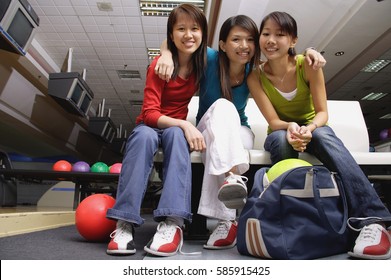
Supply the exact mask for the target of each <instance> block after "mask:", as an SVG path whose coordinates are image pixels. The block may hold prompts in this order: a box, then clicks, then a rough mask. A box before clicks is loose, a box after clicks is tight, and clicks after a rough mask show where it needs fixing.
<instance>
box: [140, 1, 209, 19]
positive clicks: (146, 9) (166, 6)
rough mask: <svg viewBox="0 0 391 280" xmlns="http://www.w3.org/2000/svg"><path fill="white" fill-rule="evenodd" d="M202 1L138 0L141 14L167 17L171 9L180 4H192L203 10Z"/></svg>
mask: <svg viewBox="0 0 391 280" xmlns="http://www.w3.org/2000/svg"><path fill="white" fill-rule="evenodd" d="M204 2H205V1H204V0H199V1H190V0H156V1H154V0H140V11H141V15H143V16H160V17H167V16H169V15H170V12H171V11H172V9H174V8H175V7H177V6H179V5H180V4H184V3H187V4H193V5H195V6H197V7H199V8H200V9H201V10H203V9H204Z"/></svg>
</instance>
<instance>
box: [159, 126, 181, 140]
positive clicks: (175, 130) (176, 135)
mask: <svg viewBox="0 0 391 280" xmlns="http://www.w3.org/2000/svg"><path fill="white" fill-rule="evenodd" d="M163 138H164V139H167V140H170V141H174V140H176V139H184V134H183V130H182V129H181V128H179V127H177V126H173V127H169V128H166V129H165V130H164V131H163Z"/></svg>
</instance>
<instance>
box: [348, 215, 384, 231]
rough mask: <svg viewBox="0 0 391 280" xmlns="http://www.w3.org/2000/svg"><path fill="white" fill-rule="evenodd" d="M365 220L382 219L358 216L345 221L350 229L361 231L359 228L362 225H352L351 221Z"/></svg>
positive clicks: (379, 219)
mask: <svg viewBox="0 0 391 280" xmlns="http://www.w3.org/2000/svg"><path fill="white" fill-rule="evenodd" d="M366 220H371V221H373V222H375V221H378V222H381V221H382V218H380V217H367V218H358V217H350V218H349V219H348V221H347V224H348V227H349V228H350V229H351V230H354V231H361V229H362V228H363V227H354V226H353V225H352V224H351V223H352V222H354V221H366Z"/></svg>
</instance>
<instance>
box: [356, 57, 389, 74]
mask: <svg viewBox="0 0 391 280" xmlns="http://www.w3.org/2000/svg"><path fill="white" fill-rule="evenodd" d="M390 63H391V59H376V60H374V61H372V62H371V63H369V64H368V65H367V66H365V67H364V68H363V69H361V71H362V72H379V71H380V70H382V69H383V68H384V67H386V66H387V65H388V64H390Z"/></svg>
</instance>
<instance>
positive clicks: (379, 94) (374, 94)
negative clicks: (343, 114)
mask: <svg viewBox="0 0 391 280" xmlns="http://www.w3.org/2000/svg"><path fill="white" fill-rule="evenodd" d="M386 95H388V93H387V92H371V93H370V94H368V95H366V96H364V97H363V98H361V100H379V99H381V98H383V97H384V96H386Z"/></svg>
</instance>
